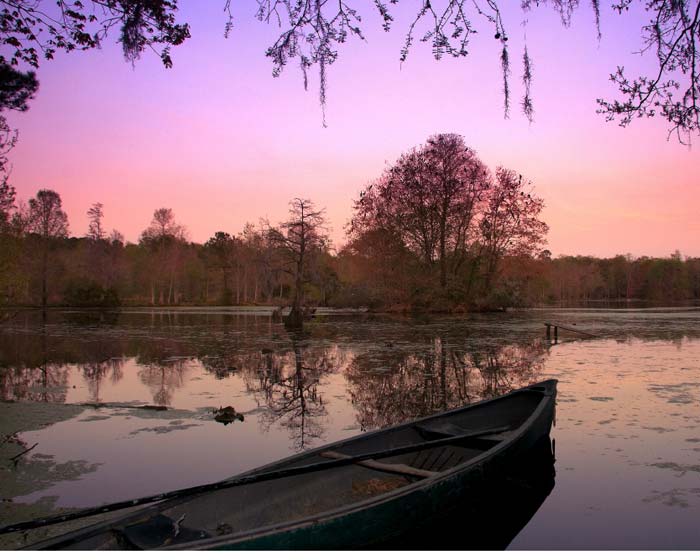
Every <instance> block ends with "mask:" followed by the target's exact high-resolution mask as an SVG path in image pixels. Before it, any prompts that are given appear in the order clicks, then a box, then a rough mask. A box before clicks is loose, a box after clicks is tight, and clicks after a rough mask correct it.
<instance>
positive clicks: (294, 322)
mask: <svg viewBox="0 0 700 560" xmlns="http://www.w3.org/2000/svg"><path fill="white" fill-rule="evenodd" d="M289 206H290V208H289V220H288V221H286V222H283V223H281V224H280V225H279V228H278V229H273V230H270V234H269V235H270V239H271V240H272V242H273V243H275V244H276V245H277V247H278V248H279V249H280V251H281V252H282V253H283V254H284V256H285V260H286V263H287V265H288V268H287V269H286V270H287V272H289V273H290V274H291V275H292V277H293V278H294V299H293V300H292V309H291V311H290V313H289V316H288V318H287V324H288V325H289V326H294V327H301V326H302V324H303V310H302V307H303V303H304V283H305V282H306V279H307V274H308V270H307V268H308V264H309V258H310V255H312V254H313V252H314V251H320V250H323V249H324V248H325V247H326V246H327V245H328V236H327V233H326V228H325V224H326V219H325V217H324V211H323V210H315V209H314V205H313V203H312V202H311V201H310V200H308V199H303V198H295V199H293V200H292V201H291V202H290V203H289Z"/></svg>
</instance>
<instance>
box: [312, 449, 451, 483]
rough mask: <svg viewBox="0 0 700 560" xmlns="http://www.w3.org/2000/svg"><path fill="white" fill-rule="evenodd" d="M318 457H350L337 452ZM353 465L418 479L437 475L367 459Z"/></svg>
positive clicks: (401, 465) (405, 466) (400, 464)
mask: <svg viewBox="0 0 700 560" xmlns="http://www.w3.org/2000/svg"><path fill="white" fill-rule="evenodd" d="M320 455H321V457H325V458H326V459H348V458H350V457H351V455H345V454H344V453H338V452H337V451H324V452H323V453H321V454H320ZM355 464H356V465H361V466H363V467H367V468H368V469H372V470H375V471H383V472H390V473H397V474H403V475H408V476H416V477H418V478H428V477H431V476H433V475H435V474H438V473H437V472H436V471H426V470H424V469H417V468H415V467H410V466H408V465H404V464H403V463H383V462H381V461H375V460H373V459H368V460H366V461H358V462H357V463H355Z"/></svg>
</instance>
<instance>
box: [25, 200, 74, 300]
mask: <svg viewBox="0 0 700 560" xmlns="http://www.w3.org/2000/svg"><path fill="white" fill-rule="evenodd" d="M28 229H29V232H30V233H33V234H35V235H37V236H38V237H39V238H40V240H41V307H42V308H43V309H46V304H47V300H48V295H47V276H48V263H49V249H50V247H51V243H52V241H53V240H55V239H59V238H62V237H67V236H68V216H67V215H66V213H65V212H64V211H63V208H62V206H61V197H60V195H59V194H58V193H57V192H55V191H52V190H48V189H42V190H40V191H39V192H38V193H37V194H36V198H32V199H30V200H29V228H28Z"/></svg>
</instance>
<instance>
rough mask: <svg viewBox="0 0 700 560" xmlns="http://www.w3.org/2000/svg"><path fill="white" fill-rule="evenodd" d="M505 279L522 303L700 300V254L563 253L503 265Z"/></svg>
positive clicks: (676, 301)
mask: <svg viewBox="0 0 700 560" xmlns="http://www.w3.org/2000/svg"><path fill="white" fill-rule="evenodd" d="M503 280H504V283H505V284H506V285H507V291H509V292H510V293H511V294H512V295H513V298H514V300H516V301H519V302H521V303H522V304H526V305H527V304H540V303H564V304H566V303H586V302H591V303H594V302H596V301H601V302H623V301H628V302H635V301H643V302H650V303H654V302H657V303H663V302H666V303H680V302H691V301H700V258H693V257H683V256H682V255H681V254H680V252H678V251H676V252H675V253H673V254H672V255H669V256H668V257H665V258H659V257H647V256H642V257H637V258H634V257H632V256H631V255H617V256H615V257H612V258H596V257H590V256H575V257H574V256H560V257H558V258H554V259H553V258H551V256H550V254H549V252H548V251H544V252H543V253H542V254H541V255H540V256H539V258H537V259H512V260H509V261H508V262H507V263H504V270H503Z"/></svg>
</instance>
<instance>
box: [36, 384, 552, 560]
mask: <svg viewBox="0 0 700 560" xmlns="http://www.w3.org/2000/svg"><path fill="white" fill-rule="evenodd" d="M556 383H557V382H556V380H547V381H544V382H541V383H537V384H534V385H530V386H528V387H525V388H522V389H518V390H516V391H512V392H510V393H508V394H506V395H503V396H501V397H497V398H494V399H491V400H487V401H482V402H479V403H476V404H472V405H468V406H464V407H462V408H458V409H454V410H451V411H447V412H444V413H440V414H436V415H433V416H429V417H426V418H422V419H420V420H415V421H411V422H407V423H404V424H401V425H398V426H394V427H391V428H387V429H383V430H378V431H375V432H372V433H368V434H361V435H359V436H355V437H353V438H350V439H346V440H343V441H340V442H335V443H333V444H330V445H326V446H324V447H320V448H316V449H313V450H310V451H307V452H304V453H301V454H298V455H295V456H292V457H290V458H287V459H283V460H281V461H277V462H275V463H271V464H269V465H266V466H263V467H260V468H257V469H255V470H253V471H249V472H247V473H244V474H242V475H238V477H233V478H232V479H230V480H231V481H235V480H236V479H237V478H243V477H250V476H251V475H252V476H257V475H263V478H264V477H265V476H264V475H266V474H269V473H273V472H277V471H289V470H290V469H292V470H293V469H295V468H299V467H307V471H308V472H306V471H305V472H303V474H294V475H293V476H286V477H284V478H277V479H272V480H269V479H268V480H264V481H262V482H256V483H253V484H245V485H239V486H233V487H228V488H224V489H219V490H215V491H209V492H205V493H201V494H197V495H194V496H187V497H184V498H176V499H170V500H165V501H163V502H159V503H157V504H155V505H151V506H148V507H145V508H143V509H140V510H138V511H136V512H135V513H131V514H128V515H125V516H123V517H121V518H119V519H112V520H110V521H108V522H102V523H98V524H95V525H93V526H90V527H85V528H82V529H79V530H76V531H72V532H70V533H67V534H65V535H61V536H58V537H55V538H52V539H49V540H46V541H43V542H40V543H37V544H35V545H34V546H31V547H29V548H31V549H44V550H46V549H50V550H59V549H73V550H95V549H99V550H137V549H145V550H152V549H158V550H232V549H262V550H274V549H281V550H291V549H354V548H380V547H382V546H384V544H385V543H391V542H394V543H395V542H401V539H402V538H403V537H405V536H407V535H408V536H410V535H414V536H415V535H416V534H418V533H417V532H420V531H422V530H425V529H426V528H427V527H430V526H435V524H436V523H437V524H439V523H440V522H441V520H445V519H449V518H453V517H454V515H455V512H458V511H459V508H460V507H463V506H464V504H469V503H470V502H472V501H474V502H476V501H478V500H482V501H483V500H484V489H486V488H489V484H493V481H498V480H499V478H502V477H503V476H504V473H507V472H511V473H512V472H513V471H514V470H515V471H517V470H518V468H520V467H521V465H524V463H523V460H524V459H523V458H524V457H527V456H528V453H531V452H532V450H533V449H535V448H536V447H537V446H538V445H541V443H542V441H543V440H547V441H548V437H549V432H550V429H551V426H552V423H553V421H554V407H555V400H556ZM394 450H397V451H394ZM357 457H359V458H360V459H361V460H356V459H355V458H357ZM373 457H374V458H373ZM336 463H337V464H336ZM324 464H326V465H325V467H324ZM331 464H333V466H332V468H330V467H331ZM314 465H321V469H322V470H313V469H315V468H316V467H314ZM309 469H311V470H309ZM301 470H302V471H303V470H304V469H303V468H302V469H301ZM487 494H488V492H487ZM486 498H487V500H486V501H488V496H486ZM427 534H430V533H427ZM465 547H468V541H466V542H465Z"/></svg>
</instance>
